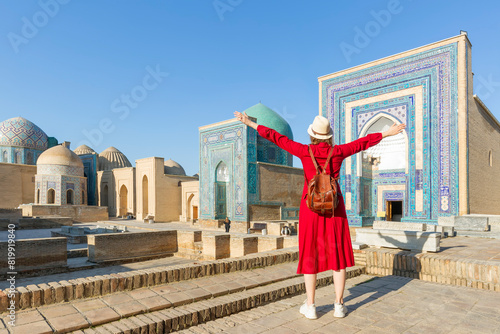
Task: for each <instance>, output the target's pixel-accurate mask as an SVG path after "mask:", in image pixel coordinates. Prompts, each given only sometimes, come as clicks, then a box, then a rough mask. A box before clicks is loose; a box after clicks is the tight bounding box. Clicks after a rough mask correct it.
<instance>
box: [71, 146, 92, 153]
mask: <svg viewBox="0 0 500 334" xmlns="http://www.w3.org/2000/svg"><path fill="white" fill-rule="evenodd" d="M73 152H75V153H76V154H78V155H82V154H91V153H95V151H94V150H93V149H91V148H90V147H88V146H87V145H80V146H78V147H77V148H75V149H74V150H73Z"/></svg>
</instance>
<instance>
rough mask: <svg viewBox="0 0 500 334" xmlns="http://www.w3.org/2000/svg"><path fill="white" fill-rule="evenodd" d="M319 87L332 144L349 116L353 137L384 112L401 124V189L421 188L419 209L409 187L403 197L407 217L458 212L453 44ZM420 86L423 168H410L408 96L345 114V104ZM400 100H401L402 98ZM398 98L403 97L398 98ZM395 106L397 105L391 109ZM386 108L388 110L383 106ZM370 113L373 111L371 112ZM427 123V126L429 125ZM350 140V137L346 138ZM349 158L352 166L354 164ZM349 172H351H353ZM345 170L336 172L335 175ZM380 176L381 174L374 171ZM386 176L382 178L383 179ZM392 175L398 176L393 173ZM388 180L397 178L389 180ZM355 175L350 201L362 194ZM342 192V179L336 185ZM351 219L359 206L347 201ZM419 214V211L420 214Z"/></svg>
mask: <svg viewBox="0 0 500 334" xmlns="http://www.w3.org/2000/svg"><path fill="white" fill-rule="evenodd" d="M321 85H322V87H321V89H322V103H323V104H322V111H323V115H324V116H326V117H328V118H329V119H330V121H331V123H332V125H333V130H334V139H335V142H336V143H344V142H345V132H346V129H345V126H344V124H345V118H346V117H351V118H352V119H353V121H352V124H353V128H352V129H349V131H351V133H352V134H357V135H359V132H360V131H361V129H362V128H363V125H364V124H366V123H367V122H369V121H370V119H372V117H377V114H379V113H382V112H386V113H388V114H390V115H392V116H393V117H396V118H397V119H398V120H400V121H402V122H406V124H407V125H408V126H407V131H406V132H407V134H408V139H409V147H408V161H409V162H410V164H411V165H410V166H409V174H408V175H407V177H406V181H405V182H407V183H406V184H407V189H408V188H409V189H417V187H418V188H420V187H421V189H422V190H423V191H424V199H425V203H424V209H425V210H424V212H423V213H419V214H417V213H416V212H415V192H413V191H410V192H409V194H408V197H407V198H408V200H407V201H405V202H407V204H405V210H407V217H406V218H407V219H415V218H417V219H419V218H421V219H425V220H430V221H435V220H437V218H438V217H439V216H448V215H457V214H458V167H457V166H458V140H457V139H458V132H457V122H458V120H457V113H456V110H457V106H458V87H457V44H456V43H451V44H449V45H445V46H441V47H437V48H434V49H431V50H428V51H423V52H420V53H416V54H413V55H410V56H407V57H404V58H400V59H397V60H393V61H389V62H386V63H383V64H380V65H376V66H372V67H369V68H366V69H363V70H359V71H355V72H352V73H349V74H345V75H342V76H338V77H333V78H331V79H328V80H325V81H323V82H322V83H321ZM417 86H421V87H422V91H423V101H422V106H421V107H422V117H423V157H424V161H423V166H424V168H423V170H420V171H418V172H417V171H416V169H415V165H414V161H415V140H414V136H415V114H414V101H412V100H413V97H412V96H407V97H404V98H406V102H405V103H401V104H400V105H395V104H393V106H391V107H390V108H386V109H384V107H385V106H386V105H389V104H391V103H392V102H394V101H391V100H384V99H381V100H380V101H377V103H378V106H377V105H375V104H372V105H366V106H360V107H357V108H353V109H352V110H349V111H347V112H346V110H345V107H346V103H348V102H352V101H357V100H361V99H365V98H368V97H376V96H379V95H382V94H387V93H391V92H398V91H400V90H403V89H408V88H411V87H417ZM404 98H403V99H404ZM402 102H403V101H402ZM396 108H397V109H396ZM389 109H391V110H389ZM372 113H373V114H372ZM431 124H432V126H431ZM354 139H356V137H355V135H353V136H352V140H354ZM355 159H356V157H353V164H352V166H353V168H354V166H356V163H355ZM353 175H355V174H353ZM344 176H345V168H343V170H342V171H341V179H342V178H344ZM380 176H382V175H380ZM384 178H386V177H384ZM396 178H397V179H399V178H400V176H397V177H396ZM394 182H397V180H396V179H394ZM359 183H360V181H359V179H356V180H352V181H351V182H350V184H351V191H352V196H353V203H356V202H357V201H358V197H359V196H362V193H361V192H360V191H358V188H359ZM342 187H343V190H345V187H346V183H344V182H343V183H342ZM352 208H353V211H351V212H350V219H351V218H352V220H351V223H354V224H356V223H358V222H360V221H362V220H363V219H361V218H363V217H360V218H358V217H359V214H360V211H359V210H360V205H359V204H358V205H353V206H352ZM421 214H423V215H421Z"/></svg>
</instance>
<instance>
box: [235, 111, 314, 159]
mask: <svg viewBox="0 0 500 334" xmlns="http://www.w3.org/2000/svg"><path fill="white" fill-rule="evenodd" d="M234 116H235V117H236V118H237V119H238V120H239V121H240V122H242V123H243V124H245V125H246V126H249V127H251V128H252V129H255V130H257V132H258V133H259V135H261V136H262V137H263V138H265V139H267V140H269V141H271V142H273V143H275V144H276V145H277V146H278V147H280V148H282V149H284V150H285V151H287V152H288V153H290V154H292V155H295V156H300V155H302V154H303V152H304V150H307V145H303V144H300V143H297V142H294V141H293V140H291V139H290V138H288V137H287V136H284V135H282V134H280V133H278V132H276V131H275V130H273V129H270V128H268V127H265V126H262V125H257V123H255V122H253V121H252V120H251V119H250V118H249V117H248V115H247V114H246V113H240V112H238V111H235V112H234Z"/></svg>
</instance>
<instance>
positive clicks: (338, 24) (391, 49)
mask: <svg viewBox="0 0 500 334" xmlns="http://www.w3.org/2000/svg"><path fill="white" fill-rule="evenodd" d="M391 6H392V7H391ZM388 8H389V9H393V12H394V13H393V14H391V16H390V18H387V17H386V20H385V21H384V26H382V25H381V26H380V29H379V31H378V32H377V33H376V34H374V36H373V37H371V38H370V40H369V41H368V43H366V45H364V46H363V47H362V48H360V49H359V53H357V54H352V55H350V56H349V57H346V56H345V55H344V54H343V52H342V50H341V47H340V46H341V45H342V43H347V44H351V45H353V44H354V38H355V35H356V29H357V28H359V29H365V27H366V25H367V24H369V22H371V21H374V20H375V18H374V15H376V14H374V13H380V11H382V10H387V9H388ZM499 12H500V2H498V1H493V0H490V1H480V2H478V3H477V5H474V6H472V5H471V3H470V1H461V0H457V1H430V0H420V1H410V0H400V1H397V0H390V1H385V0H384V1H378V0H376V1H373V0H372V1H327V0H323V1H308V2H306V1H299V0H288V1H285V0H283V1H270V0H208V1H194V0H163V1H152V0H151V1H140V2H139V1H131V0H120V1H118V0H115V1H102V0H101V1H97V0H87V1H77V0H72V1H68V0H64V1H63V0H59V1H57V0H41V1H28V0H26V1H13V0H11V1H7V0H4V1H1V2H0V48H1V52H0V78H1V79H0V90H1V94H0V120H5V119H8V118H11V117H15V116H23V117H25V118H27V119H29V120H31V121H33V122H34V123H36V124H37V125H38V126H40V127H41V128H42V129H43V130H44V131H45V132H46V133H47V134H48V135H49V136H54V137H56V138H57V139H58V140H59V141H60V142H61V141H64V140H67V141H71V142H72V148H75V147H76V146H78V145H79V144H80V143H84V142H85V143H87V144H89V145H90V146H91V147H92V148H94V149H95V150H96V151H97V152H101V151H103V150H104V149H105V148H107V147H109V146H115V147H117V148H118V149H120V150H121V151H122V152H123V153H125V154H126V155H127V157H128V158H129V160H130V161H131V162H132V163H133V164H134V161H135V160H136V159H140V158H145V157H150V156H159V157H165V159H169V158H172V159H174V160H176V161H177V162H179V163H180V164H181V165H183V166H184V168H185V169H186V172H187V174H189V175H193V174H195V173H197V172H198V170H199V165H198V127H199V126H202V125H206V124H211V123H215V122H218V121H222V120H226V119H229V118H232V113H233V111H234V110H240V111H241V110H244V109H246V108H248V107H250V106H252V105H254V104H256V103H258V102H259V101H262V103H264V104H266V105H267V106H269V107H271V108H272V109H274V110H275V111H277V112H279V113H280V114H281V115H282V116H284V117H285V118H286V119H287V121H288V122H289V123H290V126H291V127H292V130H293V131H294V135H295V139H296V140H298V141H302V142H306V141H307V135H306V132H305V131H306V129H307V127H308V125H309V124H310V122H311V120H312V119H313V117H314V116H315V115H316V114H317V113H318V82H317V78H318V77H319V76H322V75H325V74H329V73H332V72H336V71H339V70H342V69H345V68H348V67H352V66H355V65H358V64H362V63H366V62H369V61H372V60H375V59H378V58H381V57H385V56H389V55H392V54H395V53H399V52H402V51H405V50H408V49H412V48H416V47H419V46H422V45H425V44H429V43H432V42H435V41H439V40H442V39H445V38H448V37H452V36H456V35H458V34H459V32H460V30H466V31H467V32H468V34H469V39H470V40H471V42H472V45H473V48H472V65H473V72H474V73H475V81H476V82H475V86H476V87H479V86H478V85H479V83H480V82H482V84H481V86H482V88H481V90H480V91H478V92H477V93H478V95H479V96H480V97H481V98H482V99H483V101H484V102H485V103H486V105H487V106H488V107H489V108H490V110H491V111H492V112H493V113H494V114H495V116H496V117H497V118H500V94H499V92H500V63H499V62H498V59H500V41H499V36H500V21H499V20H498V13H499ZM47 13H48V14H47ZM151 73H153V74H151ZM131 96H134V98H131ZM134 99H135V100H134ZM89 138H90V139H89ZM294 164H295V165H296V166H299V164H298V163H297V161H295V162H294Z"/></svg>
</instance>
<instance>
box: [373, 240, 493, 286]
mask: <svg viewBox="0 0 500 334" xmlns="http://www.w3.org/2000/svg"><path fill="white" fill-rule="evenodd" d="M364 253H365V254H366V273H367V274H373V275H383V276H384V275H396V276H404V277H411V278H417V279H421V280H424V281H429V282H437V283H443V284H452V285H460V286H468V287H473V288H478V289H486V290H494V291H500V264H498V263H497V264H496V265H494V264H492V263H491V261H481V260H473V259H466V258H461V257H453V256H439V257H437V256H435V255H433V254H425V253H411V252H407V251H401V250H397V249H367V250H364Z"/></svg>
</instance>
